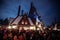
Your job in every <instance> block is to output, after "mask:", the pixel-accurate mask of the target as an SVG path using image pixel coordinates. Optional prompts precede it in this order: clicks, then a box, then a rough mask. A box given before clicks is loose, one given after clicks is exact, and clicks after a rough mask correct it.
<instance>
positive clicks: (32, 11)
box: [29, 2, 36, 13]
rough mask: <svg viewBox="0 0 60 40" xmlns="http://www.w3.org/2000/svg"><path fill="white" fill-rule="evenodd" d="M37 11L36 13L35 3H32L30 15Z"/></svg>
mask: <svg viewBox="0 0 60 40" xmlns="http://www.w3.org/2000/svg"><path fill="white" fill-rule="evenodd" d="M35 11H36V8H35V6H34V5H33V2H31V7H30V12H29V13H34V12H35Z"/></svg>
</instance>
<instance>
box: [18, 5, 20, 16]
mask: <svg viewBox="0 0 60 40" xmlns="http://www.w3.org/2000/svg"><path fill="white" fill-rule="evenodd" d="M19 15H20V5H19V7H18V15H17V16H19Z"/></svg>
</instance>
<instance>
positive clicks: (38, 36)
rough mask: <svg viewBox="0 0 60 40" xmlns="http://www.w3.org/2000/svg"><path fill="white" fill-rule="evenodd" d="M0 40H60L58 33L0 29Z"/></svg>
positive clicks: (59, 33)
mask: <svg viewBox="0 0 60 40" xmlns="http://www.w3.org/2000/svg"><path fill="white" fill-rule="evenodd" d="M0 40H60V32H59V31H47V32H44V33H42V31H37V30H35V31H33V30H20V31H19V30H6V29H4V30H3V29H0Z"/></svg>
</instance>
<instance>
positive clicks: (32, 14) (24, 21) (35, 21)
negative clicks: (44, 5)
mask: <svg viewBox="0 0 60 40" xmlns="http://www.w3.org/2000/svg"><path fill="white" fill-rule="evenodd" d="M20 9H21V6H20V5H19V8H18V15H17V16H16V18H10V19H9V27H8V28H15V29H19V30H21V28H24V30H27V29H30V30H43V22H42V20H41V16H40V15H39V14H38V13H37V10H36V8H35V6H34V5H33V3H31V7H30V10H29V13H24V12H23V10H22V11H21V10H20ZM20 11H21V13H20ZM21 14H22V15H21ZM10 26H11V27H10Z"/></svg>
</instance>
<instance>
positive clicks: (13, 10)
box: [0, 0, 60, 25]
mask: <svg viewBox="0 0 60 40" xmlns="http://www.w3.org/2000/svg"><path fill="white" fill-rule="evenodd" d="M31 2H33V3H34V6H35V7H36V10H37V12H38V14H40V15H41V18H42V20H43V23H44V24H45V25H50V24H51V23H52V22H54V20H55V19H56V20H57V21H59V20H60V15H59V10H60V9H59V1H58V0H0V19H1V18H2V19H5V18H10V17H12V18H15V17H16V16H17V13H18V6H19V5H21V10H22V9H23V10H24V12H29V9H30V3H31Z"/></svg>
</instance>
